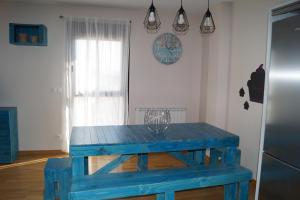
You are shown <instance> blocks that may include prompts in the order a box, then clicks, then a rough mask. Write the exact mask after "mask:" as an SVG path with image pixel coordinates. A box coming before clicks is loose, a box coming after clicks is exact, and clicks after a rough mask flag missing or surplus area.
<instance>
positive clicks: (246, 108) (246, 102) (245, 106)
mask: <svg viewBox="0 0 300 200" xmlns="http://www.w3.org/2000/svg"><path fill="white" fill-rule="evenodd" d="M249 107H250V105H249V103H248V101H245V103H244V109H245V110H248V109H249Z"/></svg>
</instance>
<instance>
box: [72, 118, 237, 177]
mask: <svg viewBox="0 0 300 200" xmlns="http://www.w3.org/2000/svg"><path fill="white" fill-rule="evenodd" d="M238 145H239V137H238V136H236V135H234V134H231V133H229V132H227V131H224V130H222V129H219V128H216V127H214V126H211V125H209V124H206V123H182V124H171V125H170V126H169V128H168V129H167V131H166V132H165V133H163V134H156V133H153V132H151V131H150V130H149V129H148V128H147V127H146V126H145V125H123V126H98V127H74V128H73V130H72V134H71V141H70V156H71V157H72V171H73V176H83V175H87V173H88V172H87V169H88V167H87V163H88V162H87V158H88V157H89V156H99V155H116V154H117V155H120V157H118V158H117V159H116V160H114V161H112V162H111V163H109V164H107V165H106V166H104V167H103V168H102V169H100V170H99V171H98V172H96V173H98V174H101V173H107V172H110V171H111V170H112V169H114V168H115V167H117V166H118V165H120V164H121V163H123V162H125V161H126V160H128V159H129V158H130V157H131V156H132V155H139V160H138V168H139V170H143V169H147V154H148V153H154V152H168V153H170V154H171V155H173V156H175V157H176V158H178V159H180V160H183V161H186V162H187V163H188V164H190V165H193V164H197V163H199V162H201V161H203V157H204V155H205V150H206V149H211V150H213V149H216V148H218V149H225V150H226V151H227V154H226V155H229V156H227V158H226V159H227V162H234V159H235V157H234V156H235V155H236V151H237V146H238ZM183 150H185V151H191V154H190V158H192V159H189V158H188V157H187V156H183V155H181V154H180V153H178V152H180V151H183ZM197 160H198V161H199V160H200V161H199V162H197Z"/></svg>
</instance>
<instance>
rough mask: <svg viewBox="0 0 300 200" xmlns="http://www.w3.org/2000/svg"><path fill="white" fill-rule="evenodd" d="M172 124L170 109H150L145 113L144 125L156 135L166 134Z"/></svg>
mask: <svg viewBox="0 0 300 200" xmlns="http://www.w3.org/2000/svg"><path fill="white" fill-rule="evenodd" d="M170 123H171V115H170V111H169V110H168V109H161V108H155V109H148V110H147V111H146V112H145V117H144V124H145V125H147V127H148V129H149V130H150V131H152V132H154V133H163V132H165V131H166V130H167V129H168V127H169V124H170Z"/></svg>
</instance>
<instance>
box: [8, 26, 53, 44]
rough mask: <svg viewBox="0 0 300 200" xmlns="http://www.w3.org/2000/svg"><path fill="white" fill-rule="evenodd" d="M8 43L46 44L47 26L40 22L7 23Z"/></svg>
mask: <svg viewBox="0 0 300 200" xmlns="http://www.w3.org/2000/svg"><path fill="white" fill-rule="evenodd" d="M9 43H10V44H14V45H23V46H47V45H48V41H47V27H46V26H45V25H42V24H14V23H10V24H9Z"/></svg>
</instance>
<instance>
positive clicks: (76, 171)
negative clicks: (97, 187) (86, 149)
mask: <svg viewBox="0 0 300 200" xmlns="http://www.w3.org/2000/svg"><path fill="white" fill-rule="evenodd" d="M84 164H85V159H84V157H72V176H84V174H85V165H84Z"/></svg>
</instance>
